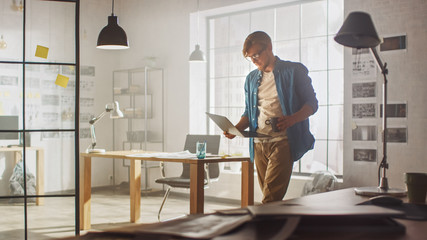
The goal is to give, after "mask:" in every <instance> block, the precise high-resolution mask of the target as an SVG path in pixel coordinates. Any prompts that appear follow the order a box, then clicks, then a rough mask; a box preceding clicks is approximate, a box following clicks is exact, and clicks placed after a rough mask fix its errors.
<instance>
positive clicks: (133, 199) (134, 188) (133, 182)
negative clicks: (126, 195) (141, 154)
mask: <svg viewBox="0 0 427 240" xmlns="http://www.w3.org/2000/svg"><path fill="white" fill-rule="evenodd" d="M129 188H130V189H129V192H130V222H132V223H136V222H138V221H139V218H140V215H141V160H130V180H129Z"/></svg>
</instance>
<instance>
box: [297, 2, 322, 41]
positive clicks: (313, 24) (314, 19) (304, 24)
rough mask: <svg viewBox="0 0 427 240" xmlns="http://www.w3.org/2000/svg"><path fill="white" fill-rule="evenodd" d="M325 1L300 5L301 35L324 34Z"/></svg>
mask: <svg viewBox="0 0 427 240" xmlns="http://www.w3.org/2000/svg"><path fill="white" fill-rule="evenodd" d="M326 5H327V2H326V1H316V2H313V3H307V4H302V5H301V18H302V19H301V37H303V38H306V37H314V36H322V35H326V23H327V12H326Z"/></svg>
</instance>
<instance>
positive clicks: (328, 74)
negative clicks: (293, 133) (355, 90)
mask: <svg viewBox="0 0 427 240" xmlns="http://www.w3.org/2000/svg"><path fill="white" fill-rule="evenodd" d="M342 21H343V0H320V1H299V2H293V3H288V4H282V5H276V6H272V7H261V8H256V9H252V10H246V11H242V12H237V13H223V14H221V15H217V16H211V17H209V18H208V19H207V48H208V50H207V56H208V59H207V60H208V64H207V78H208V84H207V88H208V94H207V95H208V99H207V108H208V111H209V112H212V113H218V114H222V115H225V116H228V117H229V118H230V120H231V121H232V122H233V123H237V122H238V121H239V119H240V117H241V115H242V113H243V111H244V105H245V99H244V82H245V78H246V75H247V74H248V73H249V72H250V71H251V70H253V69H255V65H253V64H252V63H249V62H248V61H246V60H245V59H244V58H243V56H242V53H241V49H242V46H243V42H244V40H245V38H246V36H247V35H248V34H250V33H251V32H253V31H265V32H266V33H268V34H269V35H270V37H271V38H272V40H273V52H274V53H275V54H276V55H277V56H279V57H280V58H281V59H282V60H289V61H297V62H301V63H303V64H304V65H305V66H306V67H307V68H308V69H309V71H310V73H309V75H310V77H311V78H312V83H313V86H314V89H315V91H316V94H317V98H318V100H319V110H318V111H317V113H316V114H315V115H313V116H311V117H310V129H311V131H312V133H313V134H314V136H315V138H316V143H315V148H314V149H313V150H312V151H309V152H308V153H307V154H305V155H304V157H303V158H302V159H301V160H300V161H298V162H297V163H296V164H295V165H294V172H299V173H312V172H315V171H318V170H328V171H331V172H333V173H335V174H338V175H341V174H342V166H343V102H344V100H343V92H344V91H343V60H344V59H343V48H342V46H339V45H338V44H337V43H335V41H334V40H333V36H334V35H335V34H336V32H337V31H338V29H339V26H340V24H341V23H342ZM208 132H209V133H210V134H222V133H221V130H220V129H219V128H217V127H216V126H215V125H214V124H212V122H210V123H209V122H208ZM220 151H222V152H224V153H227V154H231V155H240V154H243V155H248V140H247V139H241V138H235V139H233V140H228V139H226V138H223V139H222V142H221V150H220ZM227 167H229V168H230V169H239V168H238V167H233V166H226V168H227Z"/></svg>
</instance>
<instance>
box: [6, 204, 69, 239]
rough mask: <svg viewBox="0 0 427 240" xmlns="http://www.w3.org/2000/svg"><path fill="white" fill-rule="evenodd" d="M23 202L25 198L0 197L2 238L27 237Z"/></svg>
mask: <svg viewBox="0 0 427 240" xmlns="http://www.w3.org/2000/svg"><path fill="white" fill-rule="evenodd" d="M23 202H24V199H23V198H5V199H0V203H1V204H0V212H1V214H2V215H3V216H2V217H1V218H0V226H1V228H0V239H25V223H24V214H25V211H24V204H23ZM34 207H39V206H34ZM5 216H7V217H5ZM73 225H74V224H71V225H70V226H73Z"/></svg>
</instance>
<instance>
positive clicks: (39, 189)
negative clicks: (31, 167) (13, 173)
mask: <svg viewBox="0 0 427 240" xmlns="http://www.w3.org/2000/svg"><path fill="white" fill-rule="evenodd" d="M36 166H37V167H36V168H37V170H36V174H37V179H36V181H37V183H36V195H44V150H42V149H39V150H37V159H36ZM43 204H44V198H41V197H38V198H36V205H43Z"/></svg>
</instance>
